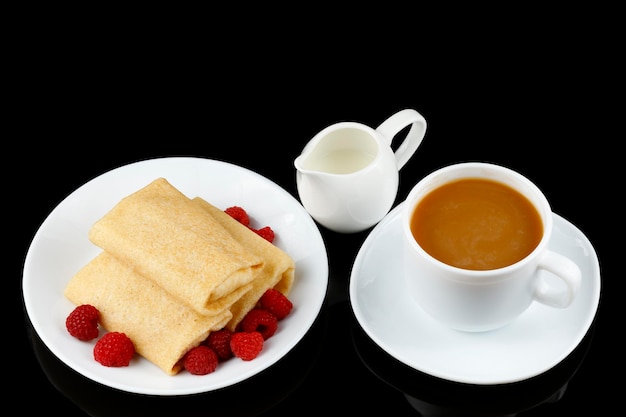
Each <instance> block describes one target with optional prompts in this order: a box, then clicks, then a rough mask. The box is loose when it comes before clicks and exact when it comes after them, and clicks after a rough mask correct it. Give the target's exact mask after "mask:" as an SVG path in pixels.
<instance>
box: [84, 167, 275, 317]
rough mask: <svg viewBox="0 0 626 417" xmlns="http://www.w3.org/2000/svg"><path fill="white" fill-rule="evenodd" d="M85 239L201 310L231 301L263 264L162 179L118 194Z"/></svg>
mask: <svg viewBox="0 0 626 417" xmlns="http://www.w3.org/2000/svg"><path fill="white" fill-rule="evenodd" d="M89 239H90V240H91V241H92V242H93V243H94V244H96V245H97V246H99V247H100V248H102V249H104V250H105V251H106V252H108V253H110V254H111V255H113V256H115V257H116V258H117V259H118V260H120V261H122V262H125V263H126V264H127V265H129V266H132V268H134V269H135V270H136V271H137V272H138V273H139V274H140V275H142V276H144V277H146V278H149V279H152V280H154V282H155V283H156V284H157V285H159V286H161V287H162V288H163V289H165V290H166V291H167V292H169V293H170V294H172V295H173V296H175V297H177V298H178V299H179V300H180V301H182V302H184V303H187V304H188V305H189V306H191V307H192V308H194V309H195V310H196V311H197V312H198V313H200V314H208V315H213V314H216V313H217V312H219V311H221V310H223V309H224V308H225V307H227V306H230V305H232V304H233V303H234V302H235V301H237V300H238V299H239V297H240V296H241V291H240V290H241V289H242V288H245V287H246V286H247V285H248V284H249V283H251V282H252V281H253V279H254V278H255V277H256V274H257V273H258V272H259V271H260V270H261V269H262V267H263V258H262V257H260V256H258V255H255V254H253V253H251V252H250V251H249V250H247V249H246V248H244V247H243V246H242V245H241V243H239V242H237V240H235V239H234V238H233V236H232V235H231V234H230V233H229V232H228V231H226V229H224V227H223V226H222V225H221V224H220V223H219V222H217V221H216V220H215V219H214V218H213V217H212V216H210V215H207V212H206V211H205V210H203V209H202V208H201V207H199V206H198V205H197V204H194V203H193V202H192V201H191V200H190V199H189V198H188V197H186V196H185V195H184V194H183V193H181V192H180V191H179V190H177V189H176V188H175V187H173V186H172V185H171V184H170V183H169V182H168V181H167V180H165V179H164V178H158V179H156V180H154V181H153V182H151V183H150V184H148V185H147V186H145V187H144V188H142V189H140V190H138V191H136V192H134V193H133V194H130V195H129V196H127V197H125V198H123V199H122V200H121V201H120V202H119V203H117V204H116V205H115V206H114V207H113V208H112V209H111V210H110V211H109V212H108V213H106V214H105V215H104V216H103V217H102V218H101V219H99V220H98V221H97V222H96V223H94V225H93V226H92V227H91V228H90V230H89Z"/></svg>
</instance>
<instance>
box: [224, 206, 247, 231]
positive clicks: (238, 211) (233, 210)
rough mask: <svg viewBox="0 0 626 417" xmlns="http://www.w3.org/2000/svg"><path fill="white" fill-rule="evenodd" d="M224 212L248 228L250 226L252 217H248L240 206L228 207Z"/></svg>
mask: <svg viewBox="0 0 626 417" xmlns="http://www.w3.org/2000/svg"><path fill="white" fill-rule="evenodd" d="M224 212H226V214H228V215H229V216H230V217H232V218H233V219H235V220H237V221H238V222H239V223H241V224H243V225H244V226H248V225H249V224H250V217H248V213H246V211H245V210H244V209H243V208H241V207H239V206H231V207H228V208H227V209H225V210H224Z"/></svg>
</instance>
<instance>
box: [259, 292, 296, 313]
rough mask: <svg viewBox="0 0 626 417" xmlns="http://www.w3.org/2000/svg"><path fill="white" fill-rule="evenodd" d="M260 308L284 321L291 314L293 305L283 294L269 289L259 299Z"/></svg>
mask: <svg viewBox="0 0 626 417" xmlns="http://www.w3.org/2000/svg"><path fill="white" fill-rule="evenodd" d="M259 306H260V307H261V308H262V309H264V310H267V311H269V312H270V313H272V314H273V315H274V316H275V317H276V318H277V319H278V320H282V319H284V318H285V317H286V316H287V315H288V314H289V313H290V312H291V309H292V308H293V303H292V302H291V301H290V300H289V299H288V298H287V297H286V296H285V294H283V293H282V292H280V291H278V290H277V289H274V288H269V289H267V290H266V291H265V293H263V295H262V296H261V298H260V299H259Z"/></svg>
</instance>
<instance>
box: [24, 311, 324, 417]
mask: <svg viewBox="0 0 626 417" xmlns="http://www.w3.org/2000/svg"><path fill="white" fill-rule="evenodd" d="M326 327H327V317H326V314H325V313H324V310H322V312H321V313H320V315H319V317H318V318H317V319H316V321H315V323H314V324H313V326H312V327H311V329H310V330H309V331H308V332H307V334H306V335H305V336H304V337H303V339H302V340H301V341H300V342H299V343H298V344H297V345H296V346H295V347H294V348H293V349H292V350H291V351H290V352H289V353H288V354H287V355H286V356H285V357H284V358H282V359H281V360H280V361H278V362H277V363H276V364H274V365H273V366H271V367H270V368H268V369H266V370H265V371H263V372H261V373H260V374H257V375H255V376H254V377H252V378H249V379H247V380H245V381H242V382H240V383H238V384H236V385H234V386H232V387H226V388H222V389H220V390H216V391H212V392H209V393H204V394H195V395H185V396H150V395H142V394H134V393H128V392H124V391H120V390H116V389H112V388H109V387H107V386H104V385H102V384H99V383H97V382H94V381H92V380H90V379H88V378H85V377H83V376H82V375H80V374H79V373H77V372H75V371H74V370H72V369H71V368H69V367H68V366H67V365H65V364H64V363H63V362H61V361H60V360H59V359H58V358H57V357H56V356H55V355H54V354H53V353H52V352H50V350H49V349H48V348H47V347H46V346H45V344H44V343H43V341H42V340H41V339H40V338H39V336H38V335H37V333H36V332H35V330H34V329H33V328H32V326H29V333H30V337H31V340H32V343H33V347H34V352H35V355H36V357H37V359H38V360H39V363H40V365H41V367H42V369H43V371H44V373H45V374H46V376H47V377H48V379H49V380H50V382H51V383H52V384H53V385H54V386H55V388H56V389H57V390H59V391H60V392H61V393H62V394H63V395H65V396H66V397H67V398H69V399H70V400H71V401H72V402H74V403H75V404H76V405H77V406H78V407H80V408H81V409H82V410H84V411H85V412H86V413H88V414H89V415H91V416H94V417H100V416H102V417H111V416H116V417H125V416H133V417H136V416H137V415H150V416H155V417H158V416H172V415H178V414H180V413H181V412H184V413H185V414H191V413H195V412H202V413H205V414H206V415H211V416H216V417H217V416H229V417H237V416H242V417H243V416H245V417H252V416H258V415H260V414H262V413H264V412H267V411H268V410H270V409H271V408H272V407H274V406H275V405H276V404H279V403H280V402H281V401H283V400H284V399H285V398H286V397H288V396H289V395H290V394H291V393H292V392H293V391H294V390H295V389H296V388H297V387H298V386H299V385H300V384H301V382H302V381H303V380H304V379H305V377H306V376H307V374H308V373H309V372H310V371H311V369H312V367H313V365H314V364H315V359H316V357H317V356H318V354H319V351H320V347H321V345H322V343H323V341H324V337H325V333H326ZM199 377H200V378H201V376H199ZM197 415H202V414H197Z"/></svg>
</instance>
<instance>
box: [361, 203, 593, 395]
mask: <svg viewBox="0 0 626 417" xmlns="http://www.w3.org/2000/svg"><path fill="white" fill-rule="evenodd" d="M401 207H402V204H401V205H399V206H398V207H396V208H395V209H393V210H392V211H391V212H390V213H389V214H388V215H387V216H386V217H385V218H384V219H383V220H382V221H381V222H380V223H379V224H378V225H376V227H375V228H374V229H373V230H372V231H371V233H370V234H369V236H368V237H367V239H366V240H365V242H364V243H363V246H362V247H361V249H360V250H359V253H358V254H357V257H356V259H355V262H354V266H353V270H352V273H351V277H350V303H351V305H352V309H353V311H354V314H355V316H356V319H357V320H358V322H359V324H360V325H361V327H362V328H363V330H364V331H365V332H366V333H367V335H368V336H369V337H370V338H371V339H372V340H373V341H374V342H375V343H376V344H377V345H379V346H380V347H381V348H382V349H383V350H385V351H386V352H387V353H388V354H390V355H391V356H393V357H395V358H396V359H398V360H399V361H401V362H402V363H404V364H405V365H408V366H410V367H412V368H414V369H416V370H418V371H421V372H424V373H426V374H429V375H432V376H436V377H439V378H443V379H446V380H450V381H455V382H462V383H470V384H503V383H510V382H515V381H521V380H525V379H528V378H531V377H533V376H536V375H538V374H541V373H543V372H544V371H547V370H549V369H550V368H552V367H553V366H555V365H556V364H558V363H559V362H560V361H562V360H563V359H564V358H565V357H566V356H567V355H568V354H569V353H571V352H572V350H574V349H575V348H576V346H577V345H578V344H579V343H580V341H581V340H582V339H583V337H584V336H585V334H586V333H587V331H588V329H589V327H590V326H591V323H592V322H593V319H594V317H595V314H596V311H597V308H598V304H599V301H600V266H599V263H598V258H597V256H596V252H595V250H594V248H593V246H592V245H591V243H590V242H589V240H588V239H587V238H586V236H585V235H584V234H583V233H582V232H581V231H580V230H578V229H577V228H576V227H575V226H573V225H572V224H571V223H569V222H568V221H566V220H565V219H563V218H562V217H559V216H558V215H556V214H553V216H554V231H553V236H552V239H551V240H550V244H549V246H550V247H551V248H553V249H557V250H558V251H559V252H561V253H564V254H566V255H569V256H570V257H572V258H573V259H574V261H575V262H576V263H577V264H578V266H579V267H580V268H581V270H582V277H583V281H582V286H581V289H580V293H579V295H578V297H577V298H576V299H575V300H574V302H573V303H572V304H571V305H570V306H569V307H568V308H567V309H557V308H550V307H546V306H544V305H542V304H539V303H533V304H532V305H531V306H530V308H529V309H528V310H526V312H524V314H522V315H521V316H520V317H519V318H518V319H517V320H516V321H514V322H513V323H511V324H509V325H508V326H506V327H504V328H501V329H499V330H495V331H491V332H485V333H466V332H460V331H456V330H452V329H449V328H446V327H443V326H441V325H440V324H438V323H436V322H435V321H434V320H433V319H432V318H430V316H427V315H426V313H424V312H423V311H422V310H421V308H420V307H419V306H418V305H417V304H416V303H415V302H414V301H413V300H412V299H411V298H410V296H409V295H408V294H407V292H406V291H403V287H404V284H403V273H402V267H401V262H398V259H397V256H398V255H397V254H398V252H401V251H400V250H399V249H400V248H399V247H400V245H401V241H402V230H401V227H400V217H401V216H400V212H401Z"/></svg>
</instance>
